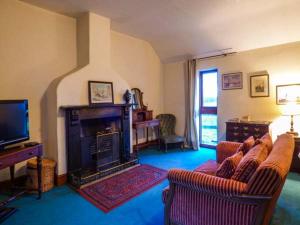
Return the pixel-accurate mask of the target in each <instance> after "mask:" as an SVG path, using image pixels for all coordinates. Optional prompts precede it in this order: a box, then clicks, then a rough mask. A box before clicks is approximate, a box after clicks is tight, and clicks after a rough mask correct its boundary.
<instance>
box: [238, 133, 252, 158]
mask: <svg viewBox="0 0 300 225" xmlns="http://www.w3.org/2000/svg"><path fill="white" fill-rule="evenodd" d="M254 144H255V140H254V137H253V136H250V137H248V138H247V139H246V140H245V141H244V142H243V144H242V145H241V146H240V147H239V148H238V149H237V152H239V151H242V152H243V155H246V154H247V152H249V150H250V149H251V148H252V147H253V146H254Z"/></svg>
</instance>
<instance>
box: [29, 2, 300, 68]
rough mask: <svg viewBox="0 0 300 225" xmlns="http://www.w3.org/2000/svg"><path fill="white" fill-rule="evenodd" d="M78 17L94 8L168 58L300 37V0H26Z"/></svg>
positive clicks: (258, 45)
mask: <svg viewBox="0 0 300 225" xmlns="http://www.w3.org/2000/svg"><path fill="white" fill-rule="evenodd" d="M24 1H25V2H28V3H30V4H34V5H36V6H39V7H42V8H46V9H50V10H53V11H56V12H58V13H63V14H66V15H69V16H74V17H76V16H77V15H78V14H80V13H82V12H86V11H91V12H94V13H96V14H100V15H102V16H106V17H109V18H110V19H111V24H112V29H113V30H115V31H118V32H122V33H126V34H129V35H132V36H135V37H137V38H141V39H144V40H146V41H148V42H150V44H151V45H152V46H153V48H154V49H155V51H156V52H157V54H158V55H159V57H160V58H161V60H162V61H163V62H170V61H174V60H178V59H182V58H185V57H199V56H209V55H215V54H220V53H223V52H231V51H243V50H249V49H255V48H261V47H267V46H273V45H278V44H284V43H289V42H296V41H300V14H299V12H300V0H24Z"/></svg>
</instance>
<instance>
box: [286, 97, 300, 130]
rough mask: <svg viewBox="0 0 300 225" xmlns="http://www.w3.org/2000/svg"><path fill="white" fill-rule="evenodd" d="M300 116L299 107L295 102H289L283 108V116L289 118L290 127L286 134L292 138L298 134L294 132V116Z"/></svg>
mask: <svg viewBox="0 0 300 225" xmlns="http://www.w3.org/2000/svg"><path fill="white" fill-rule="evenodd" d="M299 114H300V106H299V105H297V104H296V103H295V102H289V103H287V104H286V105H285V106H284V109H283V115H285V116H290V117H291V123H290V124H291V127H290V131H288V132H286V133H288V134H291V135H293V136H298V132H296V131H295V130H294V116H296V115H299Z"/></svg>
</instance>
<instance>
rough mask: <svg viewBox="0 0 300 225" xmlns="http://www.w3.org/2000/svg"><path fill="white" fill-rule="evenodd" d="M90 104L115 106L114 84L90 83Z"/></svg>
mask: <svg viewBox="0 0 300 225" xmlns="http://www.w3.org/2000/svg"><path fill="white" fill-rule="evenodd" d="M88 85H89V104H90V105H94V104H113V103H114V90H113V83H112V82H103V81H89V82H88Z"/></svg>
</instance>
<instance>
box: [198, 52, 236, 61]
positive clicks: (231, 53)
mask: <svg viewBox="0 0 300 225" xmlns="http://www.w3.org/2000/svg"><path fill="white" fill-rule="evenodd" d="M236 53H237V52H228V53H223V54H219V55H211V56H206V57H200V58H193V59H195V60H205V59H211V58H217V57H226V56H229V55H233V54H236Z"/></svg>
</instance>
